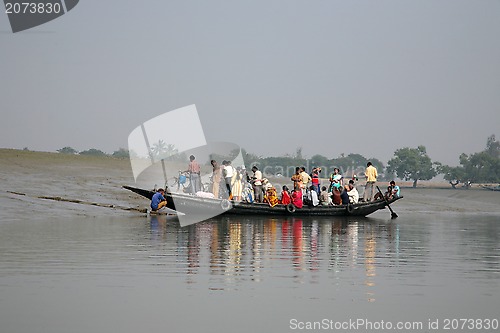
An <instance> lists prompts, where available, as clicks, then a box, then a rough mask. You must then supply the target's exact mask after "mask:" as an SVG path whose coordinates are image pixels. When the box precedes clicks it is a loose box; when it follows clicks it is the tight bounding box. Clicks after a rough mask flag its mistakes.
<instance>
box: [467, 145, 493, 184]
mask: <svg viewBox="0 0 500 333" xmlns="http://www.w3.org/2000/svg"><path fill="white" fill-rule="evenodd" d="M460 164H462V166H463V168H464V171H465V177H466V178H467V180H469V181H471V182H472V183H481V182H488V183H489V182H494V183H496V182H500V158H498V157H497V158H495V157H493V156H491V154H490V153H489V152H488V151H487V150H486V151H482V152H480V153H475V154H472V155H470V156H469V155H467V154H462V155H460Z"/></svg>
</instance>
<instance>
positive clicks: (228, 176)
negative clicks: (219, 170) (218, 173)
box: [222, 161, 235, 200]
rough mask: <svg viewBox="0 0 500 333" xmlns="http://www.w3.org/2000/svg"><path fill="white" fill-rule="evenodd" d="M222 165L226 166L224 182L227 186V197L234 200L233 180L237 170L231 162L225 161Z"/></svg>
mask: <svg viewBox="0 0 500 333" xmlns="http://www.w3.org/2000/svg"><path fill="white" fill-rule="evenodd" d="M222 164H223V165H224V170H223V173H224V181H225V184H226V190H227V196H228V199H229V200H232V199H233V191H232V189H233V185H232V180H233V175H234V172H235V170H234V168H233V166H232V165H231V161H223V162H222Z"/></svg>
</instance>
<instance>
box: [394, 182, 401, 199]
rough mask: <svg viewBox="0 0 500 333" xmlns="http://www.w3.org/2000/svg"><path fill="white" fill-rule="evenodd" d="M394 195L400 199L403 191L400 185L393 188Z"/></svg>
mask: <svg viewBox="0 0 500 333" xmlns="http://www.w3.org/2000/svg"><path fill="white" fill-rule="evenodd" d="M392 193H394V195H396V197H398V198H399V196H400V195H401V190H400V189H399V186H398V185H396V186H394V187H393V188H392Z"/></svg>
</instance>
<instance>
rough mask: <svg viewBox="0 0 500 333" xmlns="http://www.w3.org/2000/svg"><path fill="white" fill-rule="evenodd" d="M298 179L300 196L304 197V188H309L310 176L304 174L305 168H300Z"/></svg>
mask: <svg viewBox="0 0 500 333" xmlns="http://www.w3.org/2000/svg"><path fill="white" fill-rule="evenodd" d="M300 177H301V178H302V195H306V188H308V187H309V182H310V181H311V180H312V178H311V176H309V174H308V173H307V172H306V167H300Z"/></svg>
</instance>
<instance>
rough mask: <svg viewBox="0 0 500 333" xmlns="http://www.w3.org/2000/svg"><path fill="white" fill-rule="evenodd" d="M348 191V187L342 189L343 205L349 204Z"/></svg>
mask: <svg viewBox="0 0 500 333" xmlns="http://www.w3.org/2000/svg"><path fill="white" fill-rule="evenodd" d="M348 190H349V186H348V185H346V186H344V187H341V192H340V198H341V199H342V204H343V205H347V204H349V194H347V191H348Z"/></svg>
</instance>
